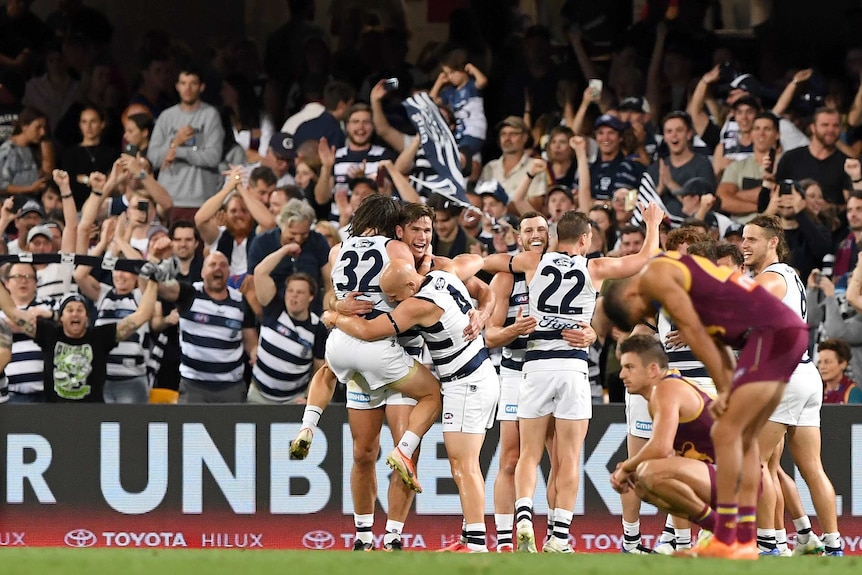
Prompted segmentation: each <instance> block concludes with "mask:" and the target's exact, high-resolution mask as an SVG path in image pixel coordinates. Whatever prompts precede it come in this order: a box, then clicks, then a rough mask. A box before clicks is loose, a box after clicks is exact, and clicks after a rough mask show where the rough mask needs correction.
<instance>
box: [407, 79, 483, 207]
mask: <svg viewBox="0 0 862 575" xmlns="http://www.w3.org/2000/svg"><path fill="white" fill-rule="evenodd" d="M403 104H404V107H405V108H406V109H407V116H408V117H409V118H410V121H411V122H413V125H414V126H416V130H417V133H418V134H419V138H420V142H421V144H422V155H423V156H424V159H425V160H426V161H427V162H428V163H429V164H430V165H431V166H430V168H431V170H430V171H431V172H432V174H433V175H432V178H430V179H428V180H425V181H423V182H422V184H423V185H425V186H427V187H428V188H430V189H433V190H435V191H439V192H442V193H443V195H446V196H449V195H452V196H454V197H456V198H458V199H459V200H461V201H463V202H465V203H469V201H468V199H467V193H466V192H465V181H464V175H463V174H462V173H461V161H460V157H459V155H458V145H457V144H456V143H455V136H454V135H453V134H452V132H451V131H450V130H449V126H448V125H447V124H446V122H445V120H443V116H442V115H440V110H439V109H438V108H437V104H435V103H434V101H433V100H432V99H431V97H430V96H428V93H427V92H419V93H417V94H415V95H413V96H411V97H409V98H407V99H406V100H404V102H403Z"/></svg>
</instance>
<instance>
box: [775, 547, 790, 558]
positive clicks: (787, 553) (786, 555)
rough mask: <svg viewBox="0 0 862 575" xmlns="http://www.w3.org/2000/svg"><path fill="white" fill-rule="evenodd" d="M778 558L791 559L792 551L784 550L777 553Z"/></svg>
mask: <svg viewBox="0 0 862 575" xmlns="http://www.w3.org/2000/svg"><path fill="white" fill-rule="evenodd" d="M778 556H779V557H793V551H791V550H790V548H785V549H784V550H783V551H779V552H778Z"/></svg>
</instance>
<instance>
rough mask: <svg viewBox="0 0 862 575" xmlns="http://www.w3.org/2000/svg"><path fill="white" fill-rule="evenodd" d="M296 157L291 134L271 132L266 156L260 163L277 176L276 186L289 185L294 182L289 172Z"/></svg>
mask: <svg viewBox="0 0 862 575" xmlns="http://www.w3.org/2000/svg"><path fill="white" fill-rule="evenodd" d="M296 157H297V154H296V146H295V145H294V140H293V135H291V134H288V133H285V132H279V133H277V134H273V135H272V138H271V139H270V140H269V148H268V149H267V151H266V156H265V157H264V159H263V160H261V162H260V163H261V165H263V166H266V167H268V168H270V169H271V170H272V171H273V173H274V174H275V177H276V178H277V181H276V186H278V187H282V186H290V185H293V184H294V183H296V180H294V178H293V176H292V175H291V173H290V169H291V167H292V166H293V162H294V159H295V158H296Z"/></svg>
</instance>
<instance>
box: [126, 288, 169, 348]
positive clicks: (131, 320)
mask: <svg viewBox="0 0 862 575" xmlns="http://www.w3.org/2000/svg"><path fill="white" fill-rule="evenodd" d="M158 293H159V284H158V283H157V282H156V281H155V280H152V279H151V280H150V281H148V282H147V287H146V288H144V295H143V297H141V303H140V304H139V305H138V309H136V310H135V311H134V312H132V313H131V314H130V315H127V316H126V317H124V318H123V319H122V320H121V321H120V323H118V324H117V341H123V340H125V339H126V338H127V337H129V336H130V335H132V333H133V332H134V331H135V330H137V329H138V328H139V327H141V326H142V325H144V324H145V323H147V322H148V321H150V319H152V317H153V312H154V311H155V307H156V297H157V296H158Z"/></svg>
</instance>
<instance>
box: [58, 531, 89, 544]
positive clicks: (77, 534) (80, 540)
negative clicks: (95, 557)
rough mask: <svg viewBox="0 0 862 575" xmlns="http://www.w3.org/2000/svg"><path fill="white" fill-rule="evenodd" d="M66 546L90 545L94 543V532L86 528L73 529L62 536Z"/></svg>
mask: <svg viewBox="0 0 862 575" xmlns="http://www.w3.org/2000/svg"><path fill="white" fill-rule="evenodd" d="M63 541H65V542H66V545H67V546H68V547H92V546H93V545H95V544H96V534H95V533H93V532H92V531H88V530H87V529H74V530H72V531H69V532H68V533H66V536H65V537H64V538H63Z"/></svg>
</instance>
